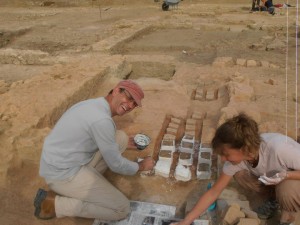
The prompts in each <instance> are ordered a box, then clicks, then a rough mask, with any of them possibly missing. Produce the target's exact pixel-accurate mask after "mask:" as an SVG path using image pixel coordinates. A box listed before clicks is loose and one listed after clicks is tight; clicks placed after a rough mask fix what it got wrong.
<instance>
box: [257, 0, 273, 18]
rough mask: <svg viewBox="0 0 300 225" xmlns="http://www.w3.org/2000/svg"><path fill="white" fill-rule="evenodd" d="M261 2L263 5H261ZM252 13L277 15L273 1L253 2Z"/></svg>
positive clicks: (258, 0)
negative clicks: (264, 12) (261, 12)
mask: <svg viewBox="0 0 300 225" xmlns="http://www.w3.org/2000/svg"><path fill="white" fill-rule="evenodd" d="M260 1H261V2H262V3H263V5H261V4H260ZM251 11H268V12H269V13H270V14H272V15H274V14H275V7H274V5H273V0H253V1H252V9H251Z"/></svg>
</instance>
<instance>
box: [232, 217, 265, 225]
mask: <svg viewBox="0 0 300 225" xmlns="http://www.w3.org/2000/svg"><path fill="white" fill-rule="evenodd" d="M259 224H260V220H259V219H253V218H241V219H240V221H239V223H238V224H237V225H259Z"/></svg>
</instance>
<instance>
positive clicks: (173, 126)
mask: <svg viewBox="0 0 300 225" xmlns="http://www.w3.org/2000/svg"><path fill="white" fill-rule="evenodd" d="M168 127H170V128H174V129H178V127H179V124H178V123H169V125H168Z"/></svg>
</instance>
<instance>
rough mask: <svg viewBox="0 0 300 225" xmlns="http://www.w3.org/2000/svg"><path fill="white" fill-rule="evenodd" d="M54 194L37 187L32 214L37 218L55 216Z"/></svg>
mask: <svg viewBox="0 0 300 225" xmlns="http://www.w3.org/2000/svg"><path fill="white" fill-rule="evenodd" d="M55 196H56V194H55V193H54V192H53V191H45V190H43V189H39V190H38V191H37V193H36V196H35V199H34V207H35V211H34V215H35V216H36V217H37V218H38V219H42V220H49V219H53V218H54V217H56V214H55V204H54V203H55Z"/></svg>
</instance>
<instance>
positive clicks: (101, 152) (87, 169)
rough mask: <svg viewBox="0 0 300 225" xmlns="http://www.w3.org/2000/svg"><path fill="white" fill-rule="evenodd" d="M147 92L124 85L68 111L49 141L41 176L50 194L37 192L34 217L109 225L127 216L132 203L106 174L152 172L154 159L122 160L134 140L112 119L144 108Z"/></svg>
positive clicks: (131, 84)
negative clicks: (88, 220) (92, 220)
mask: <svg viewBox="0 0 300 225" xmlns="http://www.w3.org/2000/svg"><path fill="white" fill-rule="evenodd" d="M143 98H144V93H143V91H142V89H141V87H140V86H139V85H138V84H136V83H135V82H133V81H131V80H123V81H121V82H119V83H118V84H117V86H116V87H114V88H113V89H112V90H111V91H110V92H109V93H108V94H107V96H106V97H100V98H96V99H89V100H86V101H82V102H79V103H77V104H75V105H74V106H72V107H71V108H70V109H68V110H67V111H66V112H65V113H64V114H63V115H62V117H61V118H60V119H59V120H58V122H57V123H56V125H55V126H54V128H53V130H52V131H51V132H50V134H49V135H48V136H47V137H46V139H45V142H44V146H43V151H42V155H41V160H40V175H41V176H42V177H44V178H45V181H46V183H47V184H48V186H49V188H50V190H51V191H45V190H43V189H39V190H38V192H37V194H36V197H35V199H34V206H35V213H34V214H35V216H36V217H37V218H39V219H51V218H54V217H58V218H60V217H65V216H70V217H85V218H97V219H101V220H106V221H111V220H120V219H123V218H125V217H126V216H127V214H128V213H129V210H130V207H129V200H128V199H127V198H126V197H125V196H124V195H123V194H122V193H121V192H120V191H119V190H118V189H116V188H115V187H114V186H113V185H112V184H111V183H109V182H108V181H107V179H106V178H105V177H104V176H103V175H102V174H103V173H104V171H105V170H106V168H107V167H109V168H110V169H111V170H112V171H114V172H115V173H119V174H124V175H134V174H136V172H137V171H142V170H150V169H152V168H153V166H154V161H153V159H152V158H151V157H147V158H145V159H144V160H143V161H141V162H139V163H137V162H132V161H129V160H127V159H126V158H124V157H122V155H121V153H122V152H123V151H125V149H126V148H127V147H131V148H132V147H134V143H133V140H132V138H128V136H127V135H126V134H125V132H123V131H121V130H116V125H115V123H114V121H113V119H112V117H113V116H116V115H118V116H123V115H124V114H126V113H129V112H131V111H132V110H133V109H135V108H136V107H141V106H142V103H141V101H142V99H143Z"/></svg>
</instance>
